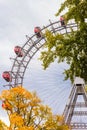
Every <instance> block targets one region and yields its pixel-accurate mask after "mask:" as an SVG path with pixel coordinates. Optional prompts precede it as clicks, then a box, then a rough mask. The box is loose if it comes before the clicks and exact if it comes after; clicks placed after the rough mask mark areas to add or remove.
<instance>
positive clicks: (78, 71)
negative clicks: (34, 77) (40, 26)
mask: <svg viewBox="0 0 87 130" xmlns="http://www.w3.org/2000/svg"><path fill="white" fill-rule="evenodd" d="M63 10H67V11H66V13H65V14H64V18H65V21H66V24H67V23H68V21H69V20H72V19H74V20H75V22H76V23H77V26H78V30H77V31H74V30H72V29H71V33H69V34H68V33H66V34H65V35H61V34H52V32H50V31H49V30H46V33H45V36H46V43H45V45H44V47H45V48H46V49H45V51H42V53H41V56H40V60H42V61H43V64H42V65H43V66H44V69H46V68H47V67H48V66H49V65H50V63H52V62H54V61H55V60H56V59H57V61H58V63H60V62H64V61H65V62H66V63H67V64H69V69H66V70H65V71H64V74H65V79H68V78H70V80H71V81H72V82H73V79H74V77H75V76H80V77H81V78H83V79H84V80H85V81H87V22H86V20H87V19H86V18H87V0H65V2H64V3H63V4H62V5H61V7H60V9H59V10H58V12H57V13H56V16H59V15H60V14H61V13H62V11H63Z"/></svg>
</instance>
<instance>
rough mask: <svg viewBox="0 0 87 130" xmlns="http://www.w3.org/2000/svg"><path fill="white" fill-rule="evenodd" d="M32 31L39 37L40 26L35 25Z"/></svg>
mask: <svg viewBox="0 0 87 130" xmlns="http://www.w3.org/2000/svg"><path fill="white" fill-rule="evenodd" d="M34 33H35V34H36V36H37V38H40V37H41V28H40V27H35V28H34Z"/></svg>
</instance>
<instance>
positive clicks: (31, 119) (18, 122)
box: [0, 86, 69, 130]
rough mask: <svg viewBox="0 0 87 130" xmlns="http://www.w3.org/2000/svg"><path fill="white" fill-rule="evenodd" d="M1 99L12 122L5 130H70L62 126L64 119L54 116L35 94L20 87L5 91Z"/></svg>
mask: <svg viewBox="0 0 87 130" xmlns="http://www.w3.org/2000/svg"><path fill="white" fill-rule="evenodd" d="M0 98H1V99H2V101H4V102H3V103H4V104H3V103H2V104H3V105H2V107H3V109H5V110H6V111H7V114H8V116H9V121H10V126H9V127H7V128H6V129H5V130H43V129H44V130H51V129H55V128H57V129H58V130H60V128H61V130H69V128H68V126H66V125H64V124H63V125H62V123H63V117H62V116H59V115H55V116H54V115H53V114H52V111H51V109H50V108H49V107H48V106H47V105H43V104H42V103H41V100H40V99H39V97H38V96H37V94H36V93H35V92H32V93H31V92H29V91H27V90H25V89H24V88H23V87H21V86H18V87H15V88H11V89H10V90H3V91H2V93H1V96H0ZM64 128H65V129H64ZM57 129H56V130H57Z"/></svg>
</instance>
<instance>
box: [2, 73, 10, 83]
mask: <svg viewBox="0 0 87 130" xmlns="http://www.w3.org/2000/svg"><path fill="white" fill-rule="evenodd" d="M2 77H3V78H4V79H5V80H6V81H7V82H10V81H11V80H12V78H11V75H10V73H9V72H8V71H4V72H3V74H2Z"/></svg>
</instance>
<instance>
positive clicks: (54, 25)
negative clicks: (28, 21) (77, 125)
mask: <svg viewBox="0 0 87 130" xmlns="http://www.w3.org/2000/svg"><path fill="white" fill-rule="evenodd" d="M49 22H50V23H49V24H48V25H47V26H44V27H42V28H41V27H39V26H36V27H35V28H34V34H33V35H32V36H31V37H29V36H28V35H26V42H25V43H24V44H23V46H19V45H17V46H15V47H14V52H15V54H16V56H15V58H12V60H13V64H12V67H11V70H10V71H4V72H3V74H2V77H3V78H4V79H5V81H6V82H7V84H6V85H4V86H8V87H9V88H11V87H16V86H24V82H25V81H26V77H25V74H26V73H28V75H29V77H27V78H29V80H28V81H29V83H27V84H29V86H30V82H31V80H32V82H34V83H35V84H36V81H37V82H38V84H37V85H38V86H40V87H37V85H36V86H34V87H35V88H33V89H34V90H35V91H36V92H38V93H39V95H40V93H43V98H44V97H45V99H46V101H47V102H49V100H50V101H52V102H50V104H52V106H53V105H54V106H55V104H57V102H59V104H61V99H62V100H65V97H66V98H68V95H67V93H66V95H64V92H63V93H61V91H68V92H69V91H70V88H68V89H66V87H67V83H66V87H65V86H64V85H63V86H62V89H61V85H62V80H63V78H62V77H63V75H62V69H65V68H66V67H67V66H64V65H63V63H62V64H60V65H59V66H56V65H57V64H56V63H54V64H53V65H52V66H51V68H48V69H47V70H45V73H44V72H43V70H41V64H39V61H38V62H37V64H39V66H40V68H39V69H38V70H36V71H34V72H33V73H34V74H35V73H36V75H35V77H34V75H33V74H32V69H33V67H32V64H34V65H35V64H36V62H35V59H36V58H37V55H39V54H40V53H39V52H40V50H43V46H44V44H45V42H46V37H45V36H44V33H45V31H46V29H48V30H49V31H51V32H52V33H53V34H54V35H56V34H57V33H58V34H62V35H64V34H66V33H70V32H71V30H74V31H75V30H77V29H78V26H77V24H76V23H75V22H69V23H67V25H65V23H64V20H63V19H62V18H61V19H60V20H59V21H56V22H51V21H50V20H49ZM35 66H36V65H35ZM52 67H54V70H55V71H53V72H52V71H50V70H52ZM28 68H29V69H28ZM30 68H32V69H30ZM61 68H62V69H61ZM58 69H60V72H61V74H58V73H57V71H56V70H58ZM28 70H29V71H28ZM42 73H43V74H42ZM54 73H55V75H56V77H58V76H59V77H61V81H60V79H53V75H54ZM41 74H42V75H44V77H45V78H44V79H45V81H44V79H43V77H41ZM31 77H32V79H31ZM46 79H47V80H46ZM48 80H49V83H48ZM54 82H55V83H54ZM58 82H59V84H60V86H59V87H57V85H58ZM53 83H54V84H53ZM25 84H26V83H25ZM31 84H32V83H31ZM44 86H45V87H44ZM57 89H58V91H59V94H60V97H61V99H58V98H57V99H55V98H54V95H56V97H57V96H58V93H57ZM48 91H49V92H48ZM41 95H42V94H41ZM41 95H40V96H41ZM50 95H51V96H50ZM52 98H53V100H52ZM64 102H65V101H64ZM64 106H65V104H64ZM56 107H59V106H56ZM56 111H57V110H56Z"/></svg>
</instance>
